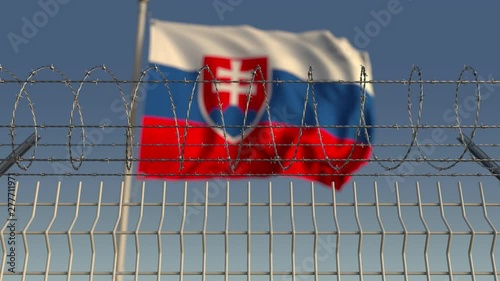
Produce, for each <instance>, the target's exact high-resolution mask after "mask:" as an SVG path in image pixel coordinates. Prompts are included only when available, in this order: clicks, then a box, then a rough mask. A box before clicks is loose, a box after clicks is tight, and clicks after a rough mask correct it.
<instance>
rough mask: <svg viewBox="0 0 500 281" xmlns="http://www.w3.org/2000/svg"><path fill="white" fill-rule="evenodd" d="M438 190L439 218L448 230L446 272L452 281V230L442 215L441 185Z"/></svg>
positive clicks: (438, 185)
mask: <svg viewBox="0 0 500 281" xmlns="http://www.w3.org/2000/svg"><path fill="white" fill-rule="evenodd" d="M437 188H438V197H439V207H440V209H441V218H442V220H443V222H444V224H445V225H446V229H448V244H447V246H446V262H447V264H448V272H449V277H450V281H454V279H453V266H452V265H451V245H452V244H451V242H452V240H453V229H452V228H451V227H450V224H449V223H448V220H447V219H446V215H445V213H444V204H443V195H442V193H441V183H440V182H438V183H437Z"/></svg>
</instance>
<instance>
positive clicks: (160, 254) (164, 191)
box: [156, 182, 167, 281]
mask: <svg viewBox="0 0 500 281" xmlns="http://www.w3.org/2000/svg"><path fill="white" fill-rule="evenodd" d="M166 199H167V182H163V192H162V200H161V215H160V223H159V224H158V231H157V239H158V275H157V276H156V280H157V281H160V280H161V272H162V270H161V269H162V258H163V244H162V242H161V240H162V239H161V232H162V229H163V221H164V220H165V205H166V204H165V203H166Z"/></svg>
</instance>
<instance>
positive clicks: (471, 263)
mask: <svg viewBox="0 0 500 281" xmlns="http://www.w3.org/2000/svg"><path fill="white" fill-rule="evenodd" d="M458 192H459V193H460V205H461V207H462V216H463V218H464V220H465V223H467V227H468V228H469V230H470V231H471V236H470V242H469V265H470V272H471V275H472V281H476V272H475V268H474V259H473V257H472V250H473V248H474V238H475V237H476V231H475V230H474V228H473V227H472V224H471V223H470V221H469V219H468V218H467V212H466V211H465V201H464V194H463V192H462V183H461V182H458Z"/></svg>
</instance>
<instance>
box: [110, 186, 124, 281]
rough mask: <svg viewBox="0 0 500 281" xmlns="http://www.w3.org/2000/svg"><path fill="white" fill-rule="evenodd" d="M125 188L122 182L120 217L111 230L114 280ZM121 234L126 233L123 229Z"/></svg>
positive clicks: (119, 205)
mask: <svg viewBox="0 0 500 281" xmlns="http://www.w3.org/2000/svg"><path fill="white" fill-rule="evenodd" d="M123 190H124V182H122V184H121V188H120V202H119V203H118V217H117V218H116V223H115V226H114V227H113V231H112V232H111V235H112V238H113V250H114V255H113V272H112V280H117V279H116V274H117V267H118V242H117V238H116V231H117V230H118V226H119V225H120V220H121V217H122V206H123ZM120 235H124V234H122V231H120Z"/></svg>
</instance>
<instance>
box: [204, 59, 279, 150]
mask: <svg viewBox="0 0 500 281" xmlns="http://www.w3.org/2000/svg"><path fill="white" fill-rule="evenodd" d="M203 65H205V66H208V67H209V69H210V71H211V72H212V73H210V72H209V71H208V70H204V71H203V80H205V81H207V80H217V81H218V83H210V82H206V83H204V84H203V87H201V88H200V91H199V98H198V102H199V106H200V110H201V113H202V115H203V117H204V119H205V121H206V122H207V123H208V124H209V125H211V126H212V128H213V130H214V131H215V132H216V133H217V134H219V135H220V136H221V137H225V138H226V140H227V141H229V142H231V143H237V142H239V141H241V140H242V139H243V138H245V137H246V136H247V135H248V134H249V133H250V131H252V130H253V129H254V128H253V126H255V125H257V124H258V123H259V121H260V119H261V118H262V115H263V113H264V111H265V108H266V107H265V105H266V94H267V100H268V101H269V100H270V87H267V86H264V85H263V83H262V81H268V76H269V75H268V60H267V58H265V57H262V58H243V59H242V58H222V57H205V59H204V61H203ZM259 67H260V70H258V68H259ZM254 71H256V72H255V74H254ZM212 75H213V76H212ZM252 79H253V81H254V82H253V83H249V81H252ZM248 99H249V100H248ZM245 115H246V118H245ZM222 125H225V133H224V128H223V127H222Z"/></svg>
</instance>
